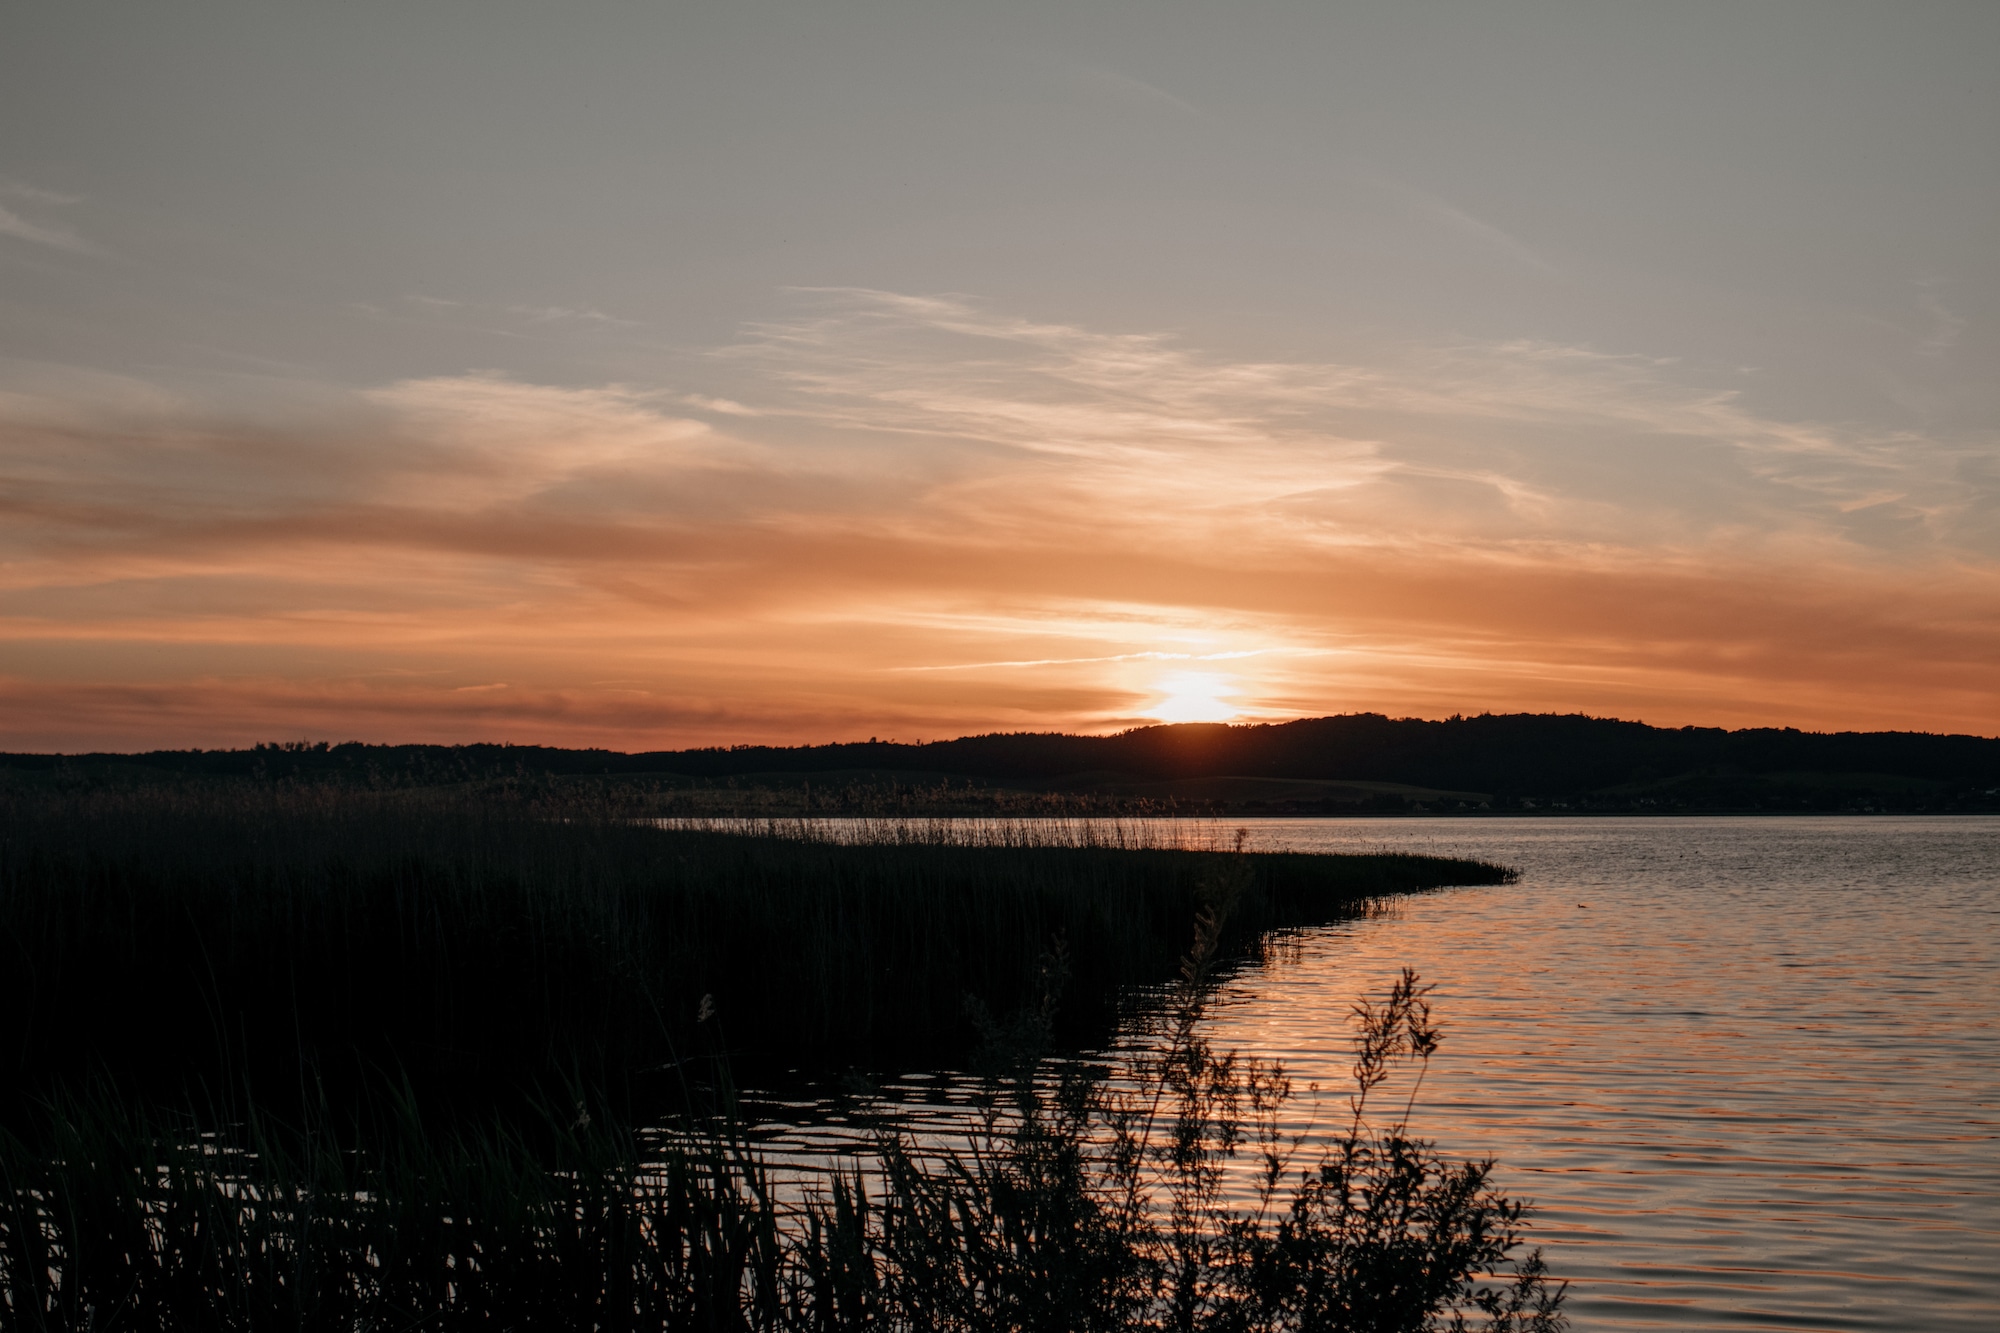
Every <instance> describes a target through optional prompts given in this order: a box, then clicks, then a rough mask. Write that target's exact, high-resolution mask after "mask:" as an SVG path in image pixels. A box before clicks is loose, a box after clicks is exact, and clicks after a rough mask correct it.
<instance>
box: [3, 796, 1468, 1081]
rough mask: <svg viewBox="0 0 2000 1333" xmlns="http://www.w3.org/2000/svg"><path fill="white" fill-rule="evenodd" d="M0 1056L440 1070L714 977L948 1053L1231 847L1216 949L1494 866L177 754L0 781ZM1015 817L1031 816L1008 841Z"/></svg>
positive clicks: (754, 1028) (663, 1039) (1110, 1009)
mask: <svg viewBox="0 0 2000 1333" xmlns="http://www.w3.org/2000/svg"><path fill="white" fill-rule="evenodd" d="M0 802H4V805H0V816H4V818H0V1012H4V1013H6V1014H7V1015H8V1016H9V1021H8V1023H7V1025H6V1031H5V1034H4V1037H0V1040H4V1042H5V1045H4V1047H0V1070H4V1071H5V1072H7V1073H9V1074H11V1075H12V1076H13V1078H14V1079H15V1080H16V1081H17V1086H18V1085H21V1084H24V1083H32V1082H37V1081H41V1080H45V1079H46V1078H47V1077H48V1076H50V1075H66V1076H69V1077H72V1078H73V1077H75V1076H79V1075H83V1074H88V1073H90V1072H92V1071H93V1070H97V1069H108V1070H113V1071H116V1072H117V1073H118V1074H119V1076H120V1077H121V1078H122V1079H125V1080H127V1081H132V1082H141V1083H157V1082H158V1081H159V1080H161V1079H167V1078H180V1077H183V1076H185V1075H187V1074H189V1073H196V1074H201V1075H203V1076H205V1077H207V1078H209V1079H210V1080H211V1081H213V1080H214V1079H216V1078H226V1079H227V1080H229V1081H232V1082H234V1081H241V1080H243V1079H245V1078H249V1079H251V1080H252V1081H253V1082H254V1084H255V1085H256V1087H257V1090H258V1095H259V1097H260V1098H262V1097H269V1096H273V1095H275V1094H276V1092H277V1091H278V1090H282V1089H288V1088H289V1089H296V1088H298V1087H299V1086H300V1083H301V1080H302V1079H304V1080H305V1081H306V1082H308V1083H310V1082H314V1081H318V1082H323V1083H331V1084H333V1085H335V1086H339V1085H342V1084H345V1083H347V1082H350V1081H353V1080H354V1079H355V1078H357V1077H359V1076H360V1075H363V1074H366V1073H368V1072H370V1071H388V1072H392V1073H394V1074H395V1075H396V1076H397V1077H408V1078H412V1079H416V1080H419V1081H430V1082H434V1083H438V1084H441V1085H448V1086H458V1087H463V1086H476V1087H477V1086H484V1085H488V1084H492V1083H495V1082H500V1083H520V1082H523V1081H532V1080H535V1079H550V1078H572V1079H574V1078H581V1079H583V1080H584V1081H586V1082H588V1083H591V1084H593V1085H603V1086H609V1087H617V1086H622V1084H623V1083H624V1082H625V1081H627V1080H630V1079H632V1078H634V1077H639V1076H643V1075H644V1074H645V1073H646V1071H649V1070H650V1071H659V1070H661V1069H663V1068H668V1067H670V1066H671V1065H672V1063H673V1061H674V1060H675V1059H676V1053H677V1052H678V1051H681V1050H684V1049H685V1042H686V1040H687V1038H688V1037H689V1036H690V1034H691V1032H692V1029H693V1026H694V1024H695V1021H696V1016H697V1014H698V1012H699V1011H700V1009H701V1008H702V1006H703V1004H704V997H708V1000H707V1003H708V1004H709V1005H710V1006H712V1007H716V1008H718V1009H719V1011H720V1012H721V1014H722V1015H723V1016H724V1021H725V1025H726V1030H727V1031H728V1033H729V1036H730V1038H731V1039H732V1040H733V1041H734V1042H736V1043H738V1044H739V1045H740V1046H741V1047H744V1048H747V1049H749V1050H752V1051H756V1052H760V1053H766V1054H772V1055H781V1056H789V1057H794V1058H802V1059H803V1058H809V1059H812V1060H816V1061H818V1062H820V1063H822V1064H838V1063H840V1062H845V1061H859V1062H869V1061H883V1060H889V1059H923V1060H927V1061H936V1060H940V1059H949V1058H950V1057H951V1056H952V1055H954V1054H962V1053H963V1051H964V1049H965V1047H966V1045H967V1044H968V1043H969V1041H970V1040H971V1038H972V1037H973V1035H974V1032H973V1027H972V1023H971V1022H970V1020H969V1018H968V1012H967V999H968V997H971V998H972V999H973V1000H976V1001H977V1002H979V1003H980V1004H983V1005H984V1006H986V1007H987V1008H988V1009H989V1010H990V1011H991V1012H995V1013H1007V1012H1011V1011H1013V1010H1016V1009H1018V1008H1020V1007H1021V1006H1023V1005H1026V1004H1028V1003H1030V1002H1031V1001H1032V1000H1033V998H1034V994H1035V987H1036V984H1037V982H1036V977H1037V968H1038V960H1039V958H1040V957H1041V955H1042V954H1043V953H1044V952H1045V951H1047V950H1048V949H1049V948H1050V947H1051V944H1052V942H1060V945H1061V947H1062V948H1063V949H1064V950H1065V952H1066V954H1067V957H1068V959H1069V967H1070V969H1071V974H1072V975H1071V980H1070V984H1069V989H1068V991H1067V993H1066V996H1065V1004H1064V1007H1063V1017H1062V1020H1061V1024H1060V1030H1059V1032H1058V1036H1059V1037H1061V1038H1062V1039H1064V1040H1066V1041H1068V1042H1071V1043H1076V1042H1081V1041H1088V1040H1093V1039H1101V1038H1102V1037H1104V1036H1106V1035H1108V1033H1109V1031H1110V1028H1111V1025H1112V1023H1113V1022H1114V1021H1115V1017H1116V1002H1117V997H1118V995H1119V993H1120V991H1121V989H1123V988H1126V987H1130V986H1133V985H1136V984H1141V983H1147V982H1156V981H1159V980H1162V979H1164V978H1165V977H1167V976H1169V975H1171V974H1172V971H1173V968H1174V964H1175V960H1176V958H1177V957H1178V956H1179V954H1180V953H1181V951H1182V950H1183V949H1184V948H1185V944H1186V938H1187V930H1188V923H1189V922H1190V921H1192V920H1193V919H1194V915H1195V912H1196V910H1197V909H1198V907H1199V904H1200V898H1201V893H1202V891H1203V890H1202V887H1201V886H1202V884H1203V883H1204V882H1205V881H1206V880H1207V879H1208V878H1210V877H1212V875H1213V874H1214V873H1215V867H1216V866H1217V865H1218V864H1220V863H1221V862H1223V861H1225V860H1228V861H1229V862H1231V863H1232V864H1240V865H1242V866H1244V867H1246V870H1245V873H1246V874H1247V875H1248V877H1249V878H1248V880H1247V883H1246V889H1245V892H1244V893H1243V895H1242V899H1241V902H1240V903H1239V904H1238V906H1237V908H1236V910H1235V912H1234V913H1233V914H1232V917H1231V922H1230V927H1229V933H1228V936H1227V938H1225V939H1224V940H1223V941H1222V947H1223V948H1225V949H1226V950H1238V951H1240V950H1243V949H1247V948H1252V947H1254V946H1255V944H1256V942H1257V940H1258V939H1259V938H1260V937H1261V935H1262V933H1263V932H1267V931H1270V930H1272V929H1275V928H1279V927H1285V926H1297V925H1302V924H1306V923H1310V922H1315V921H1325V920H1330V919H1333V918H1335V917H1338V916H1340V915H1342V914H1344V913H1347V912H1350V911H1352V910H1354V909H1355V908H1356V907H1357V906H1359V905H1360V904H1362V903H1364V902H1365V901H1367V900H1368V899H1370V898H1374V897H1378V896H1380V895H1382V894H1386V893H1394V892H1400V891H1405V890H1409V889H1416V888H1423V887H1427V886H1433V885H1439V884H1447V883H1453V884H1468V883H1493V882H1497V881H1499V880H1501V879H1504V878H1505V876H1506V872H1504V871H1502V870H1501V869H1499V868H1498V867H1494V866H1488V865H1482V864H1478V863H1474V862H1467V861H1450V860H1440V859H1436V858H1428V857H1416V856H1371V857H1332V856H1305V855H1285V854H1248V855H1231V854H1226V853H1224V852H1221V851H1188V850H1170V849H1164V848H1147V847H1138V848H1133V847H1123V848H1121V847H1116V846H1104V845H1092V844H1091V843H1090V842H1089V841H1088V840H1086V839H1082V838H1078V839H1073V840H1072V843H1073V845H1046V843H1045V844H1044V845H1034V844H1025V845H1012V846H1009V845H1000V846H980V847H972V846H966V845H962V844H960V843H956V842H952V841H946V840H942V839H935V838H927V837H926V836H925V830H924V829H923V828H922V827H920V826H899V827H898V828H896V829H892V830H890V831H889V832H890V833H891V834H892V835H895V836H899V837H901V838H902V840H900V841H878V842H874V843H869V844H864V845H843V844H840V843H836V842H832V841H827V840H824V839H817V840H816V839H812V838H809V837H804V836H776V835H772V836H745V835H743V834H739V833H723V832H715V831H707V830H703V829H690V828H679V829H663V828H658V827H652V826H648V825H646V824H644V823H642V822H639V821H635V820H633V819H631V818H629V817H627V815H626V813H625V812H624V811H623V810H622V809H621V808H619V807H617V806H611V805H604V804H592V803H586V802H583V801H579V800H577V799H574V798H573V796H572V795H569V794H563V793H560V792H558V793H555V794H551V793H549V792H548V791H546V790H528V791H525V792H523V791H512V792H510V791H504V790H503V791H486V792H472V791H460V790H446V791H415V792H410V791H388V792H373V791H362V790H353V789H347V788H339V787H301V786H291V785H273V784H265V785H239V784H230V785H216V786H176V787H171V788H143V789H133V790H125V791H118V790H99V789H90V790H84V791H80V792H75V793H48V792H39V791H27V792H20V791H16V792H14V793H12V794H11V795H7V796H0ZM1017 841H1018V840H1017Z"/></svg>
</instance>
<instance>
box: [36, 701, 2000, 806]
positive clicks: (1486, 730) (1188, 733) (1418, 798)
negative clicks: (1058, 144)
mask: <svg viewBox="0 0 2000 1333" xmlns="http://www.w3.org/2000/svg"><path fill="white" fill-rule="evenodd" d="M0 770H7V771H10V772H11V773H12V774H14V775H15V777H16V780H28V781H60V780H65V779H67V780H90V781H98V780H117V779H121V778H122V779H128V780H158V779H166V778H171V777H172V776H174V775H182V776H197V775H200V776H209V777H231V776H234V777H244V778H260V779H267V780H269V779H321V780H335V781H361V782H368V783H374V784H384V785H434V784H438V783H448V782H462V781H482V780H493V779H496V778H509V777H538V778H553V779H564V778H567V779H584V778H594V779H598V780H607V779H608V780H613V781H622V782H640V781H642V780H643V781H646V782H650V783H652V784H653V785H654V786H656V787H657V788H659V789H660V790H663V791H674V790H679V791H685V792H688V793H697V792H703V791H707V792H713V793H736V794H737V796H734V797H724V796H718V797H717V798H715V799H711V800H710V801H709V802H708V805H709V806H711V807H714V808H717V809H718V810H719V809H720V808H722V807H725V806H728V805H730V804H731V802H732V801H734V802H736V803H738V804H754V805H756V806H757V807H758V808H759V809H770V810H772V811H773V812H776V811H777V810H779V809H783V808H789V806H790V805H795V804H797V801H796V800H794V799H792V798H788V797H785V796H784V793H787V792H790V793H794V794H796V793H801V792H805V793H811V792H817V794H818V795H817V799H810V800H808V801H807V802H806V804H807V805H808V806H809V807H810V808H814V809H828V810H830V809H834V808H838V807H841V806H843V805H844V804H853V803H855V802H856V801H861V802H862V803H863V804H866V803H867V802H866V801H864V800H863V799H862V798H863V795H864V794H866V793H871V792H872V793H875V794H876V797H875V798H871V799H874V800H875V805H876V806H877V807H879V806H880V799H879V797H880V794H881V793H883V792H891V793H900V794H901V795H900V797H899V799H900V801H901V806H900V807H899V808H904V809H908V810H910V811H912V812H916V811H917V810H918V809H919V808H920V807H924V806H925V805H926V802H927V801H929V802H930V804H933V805H936V804H938V803H939V802H942V803H943V806H944V807H949V808H951V809H958V808H961V807H964V806H967V805H968V803H970V805H973V806H976V805H978V804H979V802H980V800H981V799H984V798H985V797H997V796H998V795H999V794H1004V793H1015V794H1038V795H1042V796H1051V795H1058V794H1060V795H1066V796H1069V797H1073V798H1078V799H1085V800H1088V801H1089V802H1093V803H1095V804H1094V808H1107V809H1109V808H1125V809H1130V808H1151V809H1174V810H1187V811H1211V812H1228V813H1243V814H1255V813H1260V812H1261V813H1319V812H1325V813H1343V812H1345V813H1360V812H1391V811H1401V810H1480V809H1485V810H1496V811H1501V810H1504V811H1523V810H1547V809H1571V810H1593V811H1709V810H1770V811H1780V810H1784V811H1813V810H1828V811H1832V810H1940V811H1970V810H2000V739H1993V738H1988V737H1982V736H1938V735H1931V734H1928V733H1923V732H1835V733H1823V732H1804V731H1795V730H1792V729H1789V728H1786V729H1776V728H1753V729H1748V730H1741V731H1725V730H1722V729H1720V728H1714V727H1680V728H1666V727H1652V726H1647V725H1645V724H1644V723H1640V722H1623V721H1618V720H1615V719H1610V718H1593V717H1585V716H1581V715H1556V714H1525V713H1517V714H1504V715H1490V714H1489V715H1481V716H1477V717H1453V718H1449V719H1447V720H1444V721H1436V722H1432V721H1425V720H1421V719H1415V718H1398V719H1392V718H1388V717H1383V716H1381V715H1379V714H1374V713H1354V714H1346V715H1343V716H1339V717H1322V718H1308V719H1303V720H1300V721H1296V722H1284V723H1273V724H1258V725H1246V726H1229V725H1221V724H1185V725H1179V726H1158V727H1144V728H1140V729H1138V730H1135V731H1128V732H1124V733H1122V734H1119V735H1116V736H1070V735H1060V734H1051V733H1009V734H994V735H986V736H967V737H962V738H960V739H958V740H950V741H933V742H930V743H928V744H922V745H903V744H897V743H895V742H889V741H865V742H857V743H852V744H840V745H811V746H796V747H776V746H734V747H730V748H727V749H721V748H712V749H700V750H674V751H658V752H653V753H644V754H623V753H619V752H616V751H610V750H563V749H554V748H549V747H543V746H516V745H505V746H503V745H465V746H436V745H400V746H399V745H361V744H358V743H350V744H343V745H324V744H322V745H296V744H295V745H275V746H258V747H257V748H255V749H251V750H193V751H155V752H152V753H147V754H133V755H105V754H92V755H73V756H56V755H0ZM953 792H956V793H959V794H958V795H956V796H950V797H949V799H947V796H946V794H948V793H953ZM752 793H764V794H765V795H764V796H763V797H760V798H758V799H756V800H754V801H753V800H752V799H751V794H752ZM924 793H930V795H929V796H928V797H926V796H925V795H924ZM843 794H844V795H843ZM690 799H692V796H691V797H690ZM696 804H700V802H696ZM871 808H874V807H871Z"/></svg>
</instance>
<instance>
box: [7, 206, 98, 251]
mask: <svg viewBox="0 0 2000 1333" xmlns="http://www.w3.org/2000/svg"><path fill="white" fill-rule="evenodd" d="M0 236H12V237H13V238H14V239H16V240H20V241H32V242H34V243H35V244H36V245H46V246H50V247H52V248H54V249H57V250H67V251H69V252H70V253H71V254H92V253H95V247H93V246H92V245H91V244H90V243H89V242H87V241H85V240H84V239H83V238H82V237H81V236H78V235H77V234H76V233H75V232H73V231H71V230H70V229H69V228H67V227H63V226H58V225H52V224H49V223H41V222H30V221H29V220H28V219H26V218H24V217H22V216H21V215H20V214H19V213H16V212H15V211H14V210H13V209H11V208H8V207H6V206H4V205H0Z"/></svg>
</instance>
